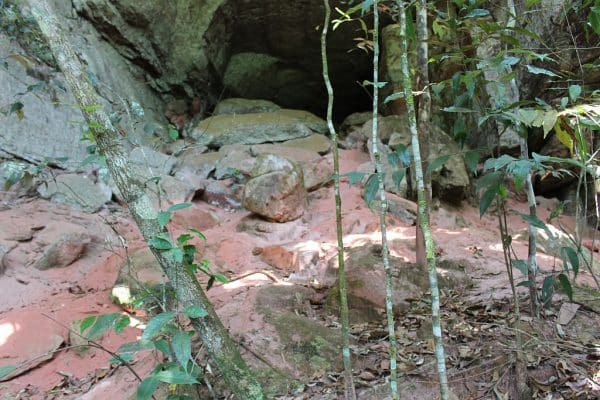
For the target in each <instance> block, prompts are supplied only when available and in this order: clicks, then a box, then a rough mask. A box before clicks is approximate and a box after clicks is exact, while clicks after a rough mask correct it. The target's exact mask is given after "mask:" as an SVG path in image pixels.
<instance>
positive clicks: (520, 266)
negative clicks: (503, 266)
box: [510, 259, 527, 275]
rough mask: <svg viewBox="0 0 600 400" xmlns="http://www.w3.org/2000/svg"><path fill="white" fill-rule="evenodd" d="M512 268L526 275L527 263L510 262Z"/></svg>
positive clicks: (522, 261) (519, 261)
mask: <svg viewBox="0 0 600 400" xmlns="http://www.w3.org/2000/svg"><path fill="white" fill-rule="evenodd" d="M510 261H511V264H512V266H513V267H516V268H517V269H518V270H519V272H521V273H522V274H523V275H527V263H526V262H525V261H524V260H512V259H511V260H510Z"/></svg>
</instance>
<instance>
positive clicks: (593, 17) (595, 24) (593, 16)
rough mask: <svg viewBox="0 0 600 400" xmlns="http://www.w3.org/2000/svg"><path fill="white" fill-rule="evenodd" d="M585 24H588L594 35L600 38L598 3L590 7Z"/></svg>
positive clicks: (599, 10)
mask: <svg viewBox="0 0 600 400" xmlns="http://www.w3.org/2000/svg"><path fill="white" fill-rule="evenodd" d="M587 22H588V23H589V24H590V26H591V27H592V29H593V30H594V32H595V33H596V35H598V36H600V6H599V5H598V2H596V5H595V6H594V7H591V10H590V13H589V14H588V19H587Z"/></svg>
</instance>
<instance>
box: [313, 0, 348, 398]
mask: <svg viewBox="0 0 600 400" xmlns="http://www.w3.org/2000/svg"><path fill="white" fill-rule="evenodd" d="M323 2H324V5H325V21H324V22H323V30H322V32H321V61H322V63H323V80H324V81H325V87H326V89H327V126H328V127H329V133H330V134H331V142H332V144H331V147H332V149H333V188H334V192H335V226H336V233H337V245H338V289H339V292H340V320H341V322H342V343H343V346H344V348H343V349H342V358H343V361H344V397H345V399H346V400H356V390H355V389H354V378H353V376H352V360H351V358H350V338H349V336H350V334H349V330H350V329H349V321H348V293H347V290H346V270H345V264H344V233H343V229H342V196H341V195H340V156H339V151H338V137H337V132H336V131H335V128H334V127H333V115H332V114H333V87H332V86H331V80H330V79H329V66H328V63H327V31H328V29H329V20H330V17H331V7H330V6H329V0H323Z"/></svg>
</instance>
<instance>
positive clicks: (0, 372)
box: [0, 365, 17, 378]
mask: <svg viewBox="0 0 600 400" xmlns="http://www.w3.org/2000/svg"><path fill="white" fill-rule="evenodd" d="M15 369H17V367H16V366H14V365H5V366H2V367H0V378H2V377H5V376H6V375H8V374H10V373H11V372H13V371H14V370H15Z"/></svg>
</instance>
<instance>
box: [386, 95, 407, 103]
mask: <svg viewBox="0 0 600 400" xmlns="http://www.w3.org/2000/svg"><path fill="white" fill-rule="evenodd" d="M403 98H404V93H403V92H396V93H392V94H390V95H389V96H388V97H386V98H385V100H384V101H383V102H384V104H387V103H389V102H391V101H394V100H398V99H403Z"/></svg>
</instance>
